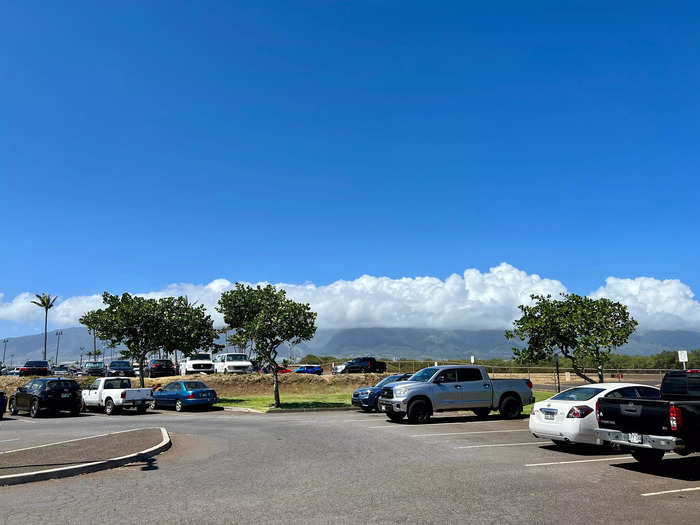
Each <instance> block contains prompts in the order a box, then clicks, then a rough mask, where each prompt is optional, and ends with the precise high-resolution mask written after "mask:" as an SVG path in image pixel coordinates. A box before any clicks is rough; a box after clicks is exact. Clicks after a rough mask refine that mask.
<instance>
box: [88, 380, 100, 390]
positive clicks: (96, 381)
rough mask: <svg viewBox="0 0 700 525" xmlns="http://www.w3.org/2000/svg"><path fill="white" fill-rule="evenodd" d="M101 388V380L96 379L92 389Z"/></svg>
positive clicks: (91, 386)
mask: <svg viewBox="0 0 700 525" xmlns="http://www.w3.org/2000/svg"><path fill="white" fill-rule="evenodd" d="M98 388H100V380H99V379H96V380H95V382H94V383H92V384H91V385H90V390H97V389H98Z"/></svg>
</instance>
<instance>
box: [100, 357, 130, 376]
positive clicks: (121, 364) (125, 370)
mask: <svg viewBox="0 0 700 525" xmlns="http://www.w3.org/2000/svg"><path fill="white" fill-rule="evenodd" d="M105 375H106V376H112V377H136V373H135V372H134V368H133V367H132V366H131V363H130V362H129V361H112V362H111V363H109V365H108V366H107V373H106V374H105Z"/></svg>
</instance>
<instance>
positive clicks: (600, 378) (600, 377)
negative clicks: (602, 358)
mask: <svg viewBox="0 0 700 525" xmlns="http://www.w3.org/2000/svg"><path fill="white" fill-rule="evenodd" d="M598 382H599V383H605V374H603V365H598Z"/></svg>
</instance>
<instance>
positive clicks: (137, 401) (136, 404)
mask: <svg viewBox="0 0 700 525" xmlns="http://www.w3.org/2000/svg"><path fill="white" fill-rule="evenodd" d="M150 402H151V400H150V399H134V400H133V401H131V400H125V401H122V403H121V404H120V405H117V406H120V407H122V408H133V407H140V406H143V405H147V404H148V403H150Z"/></svg>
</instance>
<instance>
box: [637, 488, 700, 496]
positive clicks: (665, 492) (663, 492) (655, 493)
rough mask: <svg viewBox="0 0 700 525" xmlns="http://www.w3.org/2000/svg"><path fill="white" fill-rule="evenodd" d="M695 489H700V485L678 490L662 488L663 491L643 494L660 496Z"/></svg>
mask: <svg viewBox="0 0 700 525" xmlns="http://www.w3.org/2000/svg"><path fill="white" fill-rule="evenodd" d="M695 490H700V487H690V488H687V489H676V490H662V491H661V492H647V493H646V494H642V496H659V495H661V494H674V493H677V492H693V491H695Z"/></svg>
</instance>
